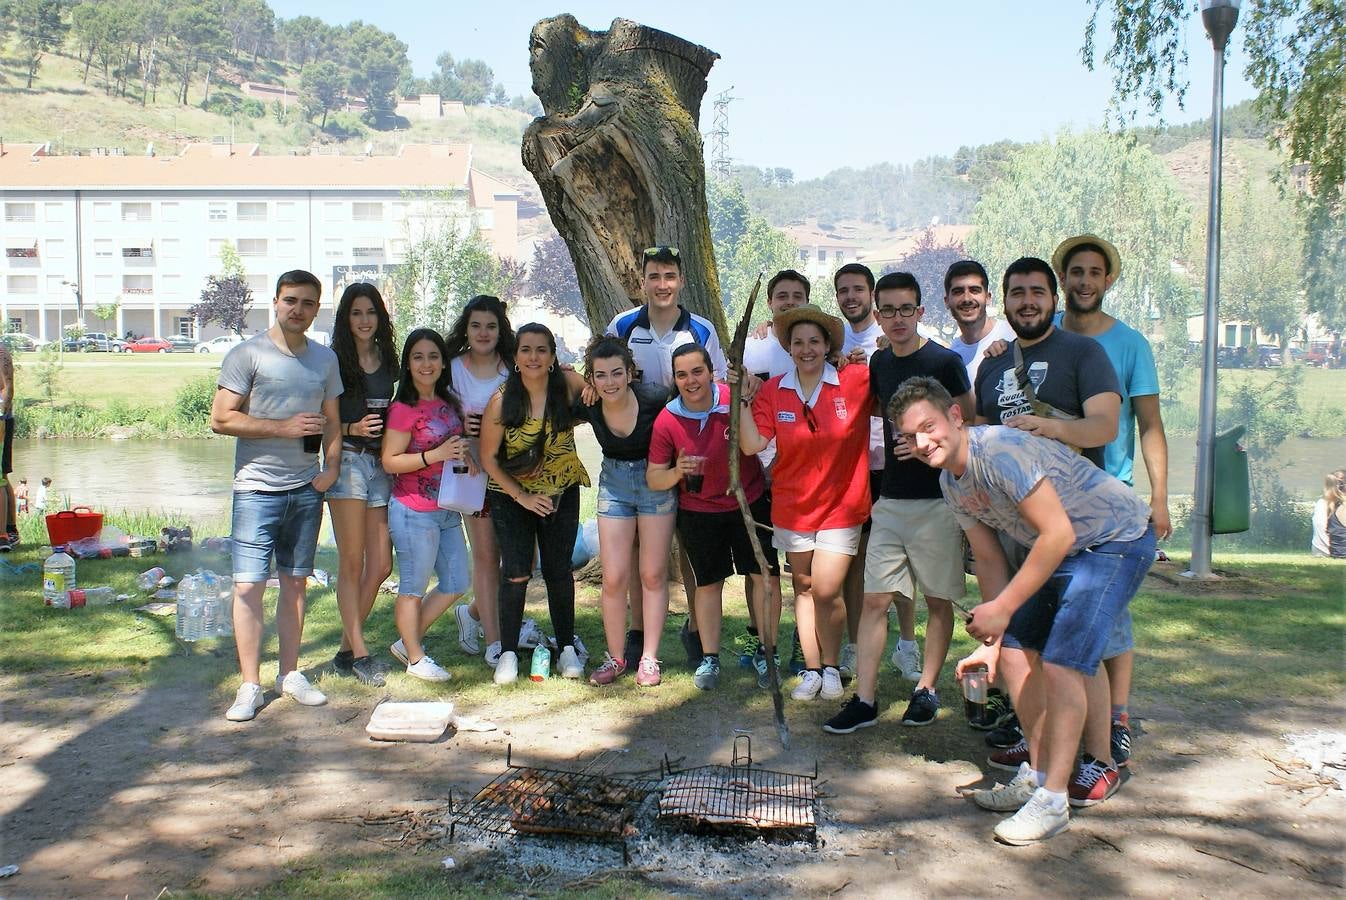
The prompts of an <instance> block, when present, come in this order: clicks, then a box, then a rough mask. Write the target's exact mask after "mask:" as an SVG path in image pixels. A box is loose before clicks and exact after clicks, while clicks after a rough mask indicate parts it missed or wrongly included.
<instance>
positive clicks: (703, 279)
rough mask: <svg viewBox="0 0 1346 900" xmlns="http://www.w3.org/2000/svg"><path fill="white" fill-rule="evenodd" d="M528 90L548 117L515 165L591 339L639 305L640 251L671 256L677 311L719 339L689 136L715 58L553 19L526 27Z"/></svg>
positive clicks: (702, 190) (645, 37)
mask: <svg viewBox="0 0 1346 900" xmlns="http://www.w3.org/2000/svg"><path fill="white" fill-rule="evenodd" d="M529 54H530V58H531V61H530V67H531V69H532V72H533V92H534V93H536V94H537V95H538V97H539V98H541V100H542V107H543V109H544V110H545V111H546V115H544V116H542V117H541V118H538V119H534V120H533V123H532V124H531V125H530V126H529V127H528V130H527V131H526V132H525V133H524V137H523V164H524V166H525V167H526V168H527V169H528V171H530V172H532V173H533V177H534V178H535V179H537V183H538V186H539V187H540V188H541V189H542V196H543V199H544V200H545V201H546V204H547V211H548V212H549V213H550V214H551V220H552V223H553V224H554V225H555V226H556V230H557V231H559V232H560V234H561V237H562V238H564V239H565V242H566V246H567V247H568V248H569V249H570V256H571V258H572V259H573V260H574V262H575V272H576V274H577V275H578V276H579V284H580V292H581V294H582V295H583V297H584V307H585V311H586V312H587V313H588V316H589V323H590V325H591V326H592V327H593V328H594V330H595V331H599V330H601V329H602V328H604V327H606V325H607V323H608V322H609V321H610V320H611V319H612V317H613V316H614V315H616V314H617V313H619V312H622V311H623V310H627V309H630V308H631V307H632V306H633V305H639V304H640V303H641V292H640V273H641V250H643V249H644V248H645V247H651V246H654V245H656V244H667V245H672V246H675V247H677V248H678V249H679V251H680V253H681V257H680V258H681V260H682V269H683V275H684V277H685V279H686V283H687V286H686V288H685V289H684V290H683V292H682V298H681V299H682V302H683V305H684V306H686V307H687V308H689V309H691V310H692V311H693V312H697V313H700V314H701V315H703V316H705V317H707V318H708V319H710V320H711V321H712V322H714V323H715V325H716V327H717V329H718V330H719V331H720V334H721V338H720V339H721V342H724V341H725V340H726V339H727V333H726V328H725V319H724V308H723V306H722V305H721V302H720V279H719V274H718V273H717V272H716V269H715V257H714V254H713V252H712V249H711V236H710V222H709V220H708V218H707V216H706V167H705V162H704V160H703V158H702V155H701V133H700V131H699V129H698V120H699V117H700V109H701V98H702V96H703V95H704V94H705V92H706V75H707V74H708V73H709V72H710V67H711V66H712V65H714V63H715V60H717V59H719V54H717V53H714V52H712V51H710V50H707V49H706V48H705V47H701V46H698V45H696V44H693V43H691V42H689V41H685V40H683V39H682V38H679V37H676V36H674V35H671V34H667V33H665V32H662V31H656V30H655V29H653V28H647V27H645V26H643V25H640V24H638V23H636V22H632V21H629V20H627V19H614V20H613V22H612V25H611V26H610V27H609V29H608V30H607V31H590V30H588V29H587V28H585V27H583V26H582V25H580V24H579V22H577V21H576V20H575V17H574V16H570V15H562V16H557V17H555V18H551V19H543V20H542V21H541V22H538V23H537V25H535V26H533V33H532V36H531V38H530V40H529Z"/></svg>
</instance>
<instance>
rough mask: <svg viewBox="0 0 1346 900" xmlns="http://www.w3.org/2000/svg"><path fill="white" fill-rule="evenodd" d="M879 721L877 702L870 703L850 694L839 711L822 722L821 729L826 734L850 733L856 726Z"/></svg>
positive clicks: (865, 725) (857, 695)
mask: <svg viewBox="0 0 1346 900" xmlns="http://www.w3.org/2000/svg"><path fill="white" fill-rule="evenodd" d="M878 721H879V704H878V703H875V704H874V705H872V706H871V705H870V704H868V703H866V702H865V701H863V700H861V699H860V695H859V694H852V695H851V699H849V700H847V701H846V704H845V705H844V706H842V707H841V712H839V713H837V714H836V715H835V716H833V717H832V718H830V719H828V720H827V721H826V722H824V723H823V731H826V732H827V733H828V734H850V733H851V732H852V731H855V730H856V729H857V728H868V727H869V726H871V725H874V724H876V723H877V722H878Z"/></svg>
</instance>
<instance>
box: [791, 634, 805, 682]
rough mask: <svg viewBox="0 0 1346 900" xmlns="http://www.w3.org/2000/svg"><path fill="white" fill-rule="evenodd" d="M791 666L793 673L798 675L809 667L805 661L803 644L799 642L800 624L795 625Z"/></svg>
mask: <svg viewBox="0 0 1346 900" xmlns="http://www.w3.org/2000/svg"><path fill="white" fill-rule="evenodd" d="M789 667H790V674H791V675H798V674H800V673H801V672H803V671H804V669H806V668H808V664H807V663H806V662H804V647H803V645H802V644H800V643H799V626H798V625H796V626H795V633H794V638H793V646H792V647H791V648H790V662H789Z"/></svg>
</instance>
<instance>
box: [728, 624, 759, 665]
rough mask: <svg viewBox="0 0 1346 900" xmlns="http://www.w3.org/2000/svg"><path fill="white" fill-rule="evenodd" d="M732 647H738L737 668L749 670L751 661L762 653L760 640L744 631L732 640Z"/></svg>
mask: <svg viewBox="0 0 1346 900" xmlns="http://www.w3.org/2000/svg"><path fill="white" fill-rule="evenodd" d="M734 646H736V647H738V667H739V668H740V669H751V668H752V666H753V660H754V659H755V658H756V657H757V656H758V655H760V654H761V652H762V639H761V638H759V637H758V636H757V635H755V634H753V633H752V632H751V631H745V632H744V633H743V634H740V635H739V636H738V637H736V638H734Z"/></svg>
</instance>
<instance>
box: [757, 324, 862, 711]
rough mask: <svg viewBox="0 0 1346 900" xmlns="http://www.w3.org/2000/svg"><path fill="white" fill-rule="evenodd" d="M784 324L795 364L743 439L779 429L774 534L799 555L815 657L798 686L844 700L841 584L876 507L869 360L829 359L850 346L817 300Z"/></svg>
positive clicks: (800, 603)
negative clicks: (845, 362) (840, 363)
mask: <svg viewBox="0 0 1346 900" xmlns="http://www.w3.org/2000/svg"><path fill="white" fill-rule="evenodd" d="M775 332H776V338H777V340H779V341H780V342H781V346H783V347H784V348H785V349H786V350H787V351H789V353H790V358H791V359H793V360H794V366H795V367H794V370H793V371H790V372H787V373H785V374H784V375H780V376H777V377H776V378H772V379H771V380H769V381H768V382H767V383H766V384H764V385H763V386H762V389H761V390H760V391H758V393H757V398H756V399H755V400H754V401H753V404H752V416H751V417H744V419H743V423H742V428H741V431H740V433H739V437H740V441H739V444H740V448H741V449H742V451H743V452H744V453H747V454H753V453H759V452H761V451H762V450H763V449H764V448H765V447H766V445H767V443H768V442H769V441H770V440H771V439H772V438H773V437H774V438H775V439H776V462H775V464H774V466H773V467H772V470H771V485H772V486H771V522H772V525H773V526H774V527H775V535H774V537H773V538H772V541H771V542H772V544H773V545H774V546H775V547H776V549H778V550H783V551H785V553H786V556H787V558H788V559H789V561H790V568H791V570H792V572H793V578H794V589H795V621H796V623H797V624H798V626H799V639H800V642H801V644H802V645H803V649H804V661H805V662H806V663H807V665H808V668H807V669H806V670H805V671H804V672H803V673H802V674H801V676H800V681H799V686H798V687H796V688H795V690H794V693H793V696H794V698H795V699H796V700H812V699H813V698H815V697H818V696H821V697H823V698H824V699H826V700H837V699H840V698H841V696H842V687H841V673H840V671H839V670H838V669H837V657H838V655H839V654H840V651H841V636H842V629H843V628H844V627H845V624H846V610H845V608H844V606H843V605H842V602H841V588H842V583H843V582H844V581H845V580H846V572H847V570H848V569H849V568H850V564H851V559H852V558H853V557H854V556H855V553H856V549H857V548H858V546H859V543H860V528H861V526H862V525H863V524H864V522H865V519H866V518H868V517H869V509H870V500H869V462H868V456H867V454H868V453H869V416H870V411H871V407H872V405H873V401H872V400H871V398H870V392H869V367H868V366H847V367H845V368H844V369H842V370H840V371H838V370H837V368H836V367H835V366H834V365H833V364H832V363H830V362H828V358H829V357H834V356H835V355H836V354H838V353H839V352H840V350H841V345H842V341H843V339H844V331H843V326H842V324H841V320H840V319H838V318H837V317H836V316H829V315H828V314H827V313H825V312H823V311H822V310H821V309H819V308H818V307H817V306H814V305H813V304H811V303H809V304H805V305H804V306H800V307H796V308H795V309H791V310H786V311H785V312H783V313H781V314H780V315H778V316H776V318H775Z"/></svg>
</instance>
